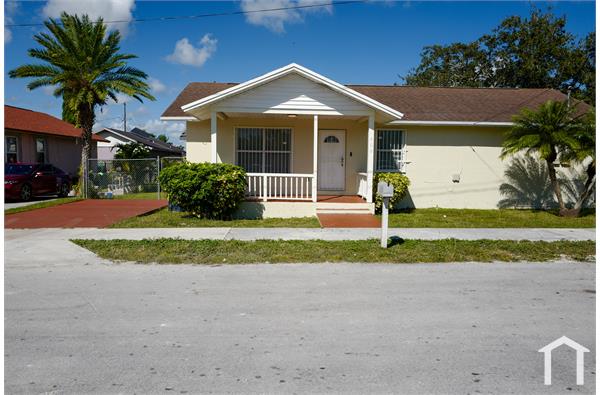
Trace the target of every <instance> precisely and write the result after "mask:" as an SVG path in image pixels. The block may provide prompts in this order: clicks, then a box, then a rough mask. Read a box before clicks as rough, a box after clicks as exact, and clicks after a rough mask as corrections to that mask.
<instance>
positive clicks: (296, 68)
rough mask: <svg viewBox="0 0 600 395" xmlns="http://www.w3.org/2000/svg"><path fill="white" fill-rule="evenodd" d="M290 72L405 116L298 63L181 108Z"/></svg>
mask: <svg viewBox="0 0 600 395" xmlns="http://www.w3.org/2000/svg"><path fill="white" fill-rule="evenodd" d="M290 73H297V74H299V75H301V76H303V77H305V78H307V79H309V80H311V81H313V82H316V83H320V84H324V85H326V86H327V87H329V88H330V89H332V90H334V91H336V92H338V93H341V94H343V95H345V96H348V97H350V98H352V99H354V100H356V101H358V102H361V103H363V104H365V105H367V106H368V107H371V108H374V109H376V110H379V111H381V112H384V113H386V114H387V115H390V116H392V117H393V118H397V119H400V118H402V117H404V114H402V113H401V112H399V111H396V110H394V109H393V108H391V107H388V106H386V105H385V104H382V103H380V102H378V101H376V100H373V99H372V98H370V97H368V96H365V95H363V94H362V93H358V92H357V91H355V90H354V89H350V88H348V87H347V86H344V85H342V84H340V83H338V82H335V81H333V80H330V79H329V78H326V77H324V76H322V75H320V74H318V73H315V72H314V71H312V70H309V69H307V68H305V67H303V66H300V65H298V64H296V63H291V64H289V65H287V66H284V67H282V68H279V69H277V70H274V71H271V72H269V73H267V74H263V75H261V76H259V77H256V78H253V79H251V80H248V81H246V82H243V83H241V84H238V85H236V86H232V87H231V88H227V89H225V90H222V91H220V92H217V93H215V94H213V95H210V96H207V97H204V98H202V99H200V100H196V101H195V102H192V103H189V104H186V105H183V106H181V109H182V110H183V111H184V112H188V111H190V110H193V109H195V108H198V107H201V106H205V105H208V104H212V103H214V102H216V101H218V100H222V99H225V98H226V97H228V96H231V95H235V94H238V93H242V92H245V91H247V90H249V89H252V88H254V87H256V86H259V85H263V84H265V83H267V82H270V81H272V80H275V79H278V78H281V77H283V76H285V75H287V74H290Z"/></svg>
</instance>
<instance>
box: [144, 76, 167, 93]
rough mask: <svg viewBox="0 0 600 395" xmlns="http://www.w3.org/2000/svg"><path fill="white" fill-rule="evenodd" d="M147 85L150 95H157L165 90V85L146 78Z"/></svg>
mask: <svg viewBox="0 0 600 395" xmlns="http://www.w3.org/2000/svg"><path fill="white" fill-rule="evenodd" d="M148 85H150V90H151V91H152V93H156V94H158V93H162V92H164V91H166V90H167V87H166V85H165V84H163V83H162V82H160V81H159V80H158V79H156V78H152V77H150V78H148Z"/></svg>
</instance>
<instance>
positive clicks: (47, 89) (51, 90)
mask: <svg viewBox="0 0 600 395" xmlns="http://www.w3.org/2000/svg"><path fill="white" fill-rule="evenodd" d="M55 90H56V85H45V86H42V91H43V92H44V94H46V95H48V96H53V95H54V91H55Z"/></svg>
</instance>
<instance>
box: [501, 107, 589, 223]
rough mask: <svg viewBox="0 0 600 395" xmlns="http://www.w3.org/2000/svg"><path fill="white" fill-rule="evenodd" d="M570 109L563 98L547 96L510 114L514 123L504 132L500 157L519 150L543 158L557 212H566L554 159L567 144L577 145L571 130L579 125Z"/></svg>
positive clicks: (574, 130)
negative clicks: (561, 100) (553, 99)
mask: <svg viewBox="0 0 600 395" xmlns="http://www.w3.org/2000/svg"><path fill="white" fill-rule="evenodd" d="M573 114H574V109H573V107H570V106H569V105H568V104H567V103H565V102H558V101H552V100H549V101H547V102H546V103H544V104H542V105H541V106H539V108H538V109H536V110H531V109H528V108H523V109H522V110H521V113H520V114H519V115H516V116H514V117H513V122H514V125H513V127H512V128H511V129H510V130H509V131H508V132H507V133H506V135H505V139H504V142H503V143H502V153H501V157H502V158H506V157H508V156H510V155H513V154H517V153H520V152H526V153H527V154H536V155H538V156H539V157H540V158H541V159H542V160H543V161H545V162H546V166H547V168H548V177H549V178H550V184H551V185H552V190H553V191H554V195H555V196H556V200H557V201H558V206H559V213H560V215H568V214H569V213H568V210H567V209H566V207H565V203H564V200H563V196H562V192H561V188H560V184H559V181H558V178H557V175H556V169H555V167H554V163H555V162H556V161H557V159H558V158H559V154H560V153H561V152H562V151H563V150H565V149H566V148H567V147H577V146H578V142H577V139H576V138H575V137H574V134H576V133H578V132H579V131H580V129H581V124H580V122H579V121H578V120H577V119H575V118H574V116H573Z"/></svg>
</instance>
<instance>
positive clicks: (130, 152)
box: [115, 143, 150, 159]
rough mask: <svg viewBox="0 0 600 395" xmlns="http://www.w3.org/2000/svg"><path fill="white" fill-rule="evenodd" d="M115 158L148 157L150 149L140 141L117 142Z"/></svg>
mask: <svg viewBox="0 0 600 395" xmlns="http://www.w3.org/2000/svg"><path fill="white" fill-rule="evenodd" d="M116 147H117V152H116V154H115V159H145V158H149V157H150V149H149V148H148V147H146V146H145V145H144V144H141V143H127V144H117V145H116Z"/></svg>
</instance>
